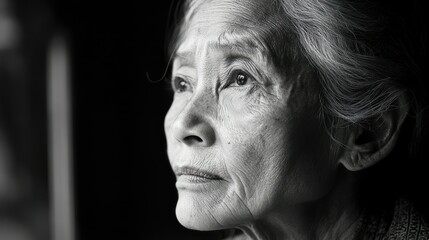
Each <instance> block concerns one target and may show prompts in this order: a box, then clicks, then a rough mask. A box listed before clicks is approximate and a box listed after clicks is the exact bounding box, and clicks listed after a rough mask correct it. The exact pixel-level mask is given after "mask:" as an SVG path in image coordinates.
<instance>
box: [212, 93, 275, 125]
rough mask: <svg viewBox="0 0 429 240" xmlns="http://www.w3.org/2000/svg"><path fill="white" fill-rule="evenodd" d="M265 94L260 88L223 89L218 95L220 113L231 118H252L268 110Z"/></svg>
mask: <svg viewBox="0 0 429 240" xmlns="http://www.w3.org/2000/svg"><path fill="white" fill-rule="evenodd" d="M268 103H269V100H268V97H267V94H265V93H264V92H263V91H262V90H261V89H256V90H255V89H253V88H251V89H249V88H245V87H243V89H233V88H231V89H225V90H223V91H222V93H221V94H220V96H219V106H220V109H221V114H227V115H228V116H229V117H230V118H233V119H242V120H244V121H246V120H249V121H250V120H252V121H253V120H254V119H258V117H257V116H260V115H265V114H267V113H268V111H269V104H268Z"/></svg>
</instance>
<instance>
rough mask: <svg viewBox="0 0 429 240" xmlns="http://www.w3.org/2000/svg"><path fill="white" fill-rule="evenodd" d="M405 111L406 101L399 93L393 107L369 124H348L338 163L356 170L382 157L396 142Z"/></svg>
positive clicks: (406, 108)
mask: <svg viewBox="0 0 429 240" xmlns="http://www.w3.org/2000/svg"><path fill="white" fill-rule="evenodd" d="M407 112H408V103H407V102H406V99H405V97H404V96H402V97H400V98H399V99H398V100H397V102H396V107H394V108H392V109H391V110H389V111H387V112H385V113H383V115H382V116H381V117H380V118H377V119H376V120H374V121H373V122H372V127H370V128H364V127H362V126H359V125H354V126H352V127H351V129H350V132H349V134H348V136H347V137H346V139H345V140H346V141H345V144H344V145H345V146H343V147H344V149H343V151H342V154H341V156H340V159H339V162H340V163H341V164H343V165H344V167H345V168H346V169H348V170H349V171H359V170H362V169H365V168H368V167H370V166H372V165H374V164H376V163H378V162H379V161H380V160H382V159H383V158H385V157H386V156H387V155H389V153H390V152H391V151H392V149H393V148H394V146H395V144H396V140H397V138H398V135H399V132H400V129H401V126H402V123H403V122H404V120H405V117H406V115H407Z"/></svg>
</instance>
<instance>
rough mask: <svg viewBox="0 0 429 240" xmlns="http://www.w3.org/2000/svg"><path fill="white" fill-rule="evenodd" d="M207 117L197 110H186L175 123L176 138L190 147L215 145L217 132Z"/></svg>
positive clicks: (173, 127) (173, 129) (174, 132)
mask: <svg viewBox="0 0 429 240" xmlns="http://www.w3.org/2000/svg"><path fill="white" fill-rule="evenodd" d="M206 117H207V116H204V112H201V111H199V110H198V109H197V108H192V107H190V108H185V110H184V111H182V112H181V113H180V114H179V116H178V117H177V119H176V120H175V121H174V123H173V126H172V131H173V134H174V137H175V138H176V139H177V140H178V141H180V142H182V143H184V144H186V145H188V146H194V147H209V146H211V145H213V144H214V142H215V140H216V136H215V131H214V129H213V126H212V125H211V123H210V122H209V121H208V119H206Z"/></svg>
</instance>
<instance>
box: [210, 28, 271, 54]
mask: <svg viewBox="0 0 429 240" xmlns="http://www.w3.org/2000/svg"><path fill="white" fill-rule="evenodd" d="M210 47H211V48H213V49H218V50H222V51H224V50H227V51H228V52H231V53H232V54H231V55H234V56H242V57H250V56H255V55H259V56H262V57H263V58H268V57H269V56H270V54H268V52H269V51H268V50H267V48H266V46H265V45H264V44H262V42H261V41H260V40H259V39H257V38H254V37H249V36H247V34H226V33H224V34H221V35H220V36H219V37H218V39H217V41H213V42H211V43H210Z"/></svg>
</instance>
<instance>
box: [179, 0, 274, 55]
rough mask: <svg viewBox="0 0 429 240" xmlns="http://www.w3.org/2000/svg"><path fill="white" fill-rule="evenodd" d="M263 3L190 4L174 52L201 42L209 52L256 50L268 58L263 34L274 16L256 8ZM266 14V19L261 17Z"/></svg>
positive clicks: (198, 0) (217, 1) (251, 0)
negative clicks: (210, 49)
mask: <svg viewBox="0 0 429 240" xmlns="http://www.w3.org/2000/svg"><path fill="white" fill-rule="evenodd" d="M264 1H270V0H262V1H256V0H238V1H237V0H235V1H234V0H212V1H203V0H195V1H192V2H191V3H190V5H189V8H188V11H187V13H186V15H185V24H184V25H182V34H181V35H182V39H181V41H180V43H179V45H178V46H177V47H178V49H176V50H177V52H183V51H185V50H187V51H192V49H193V48H196V46H197V45H199V44H198V43H201V42H204V45H206V46H209V47H210V48H212V49H217V50H219V49H229V50H238V51H240V50H244V51H250V50H252V51H253V50H256V51H259V53H260V54H261V55H264V56H265V57H269V56H268V55H269V51H268V50H267V46H266V45H267V44H269V42H268V41H265V40H264V38H266V36H264V35H266V34H267V33H268V32H269V31H267V29H269V28H270V27H269V26H268V25H269V24H270V22H269V20H270V19H272V18H273V16H274V15H275V14H274V13H273V12H272V11H271V10H268V9H266V10H265V11H264V10H262V8H261V7H262V6H259V5H261V3H262V2H264ZM270 2H271V1H270ZM264 8H267V7H266V6H265V7H264ZM269 11H271V14H270V17H264V16H266V15H267V14H268V12H269ZM177 52H176V53H177Z"/></svg>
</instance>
